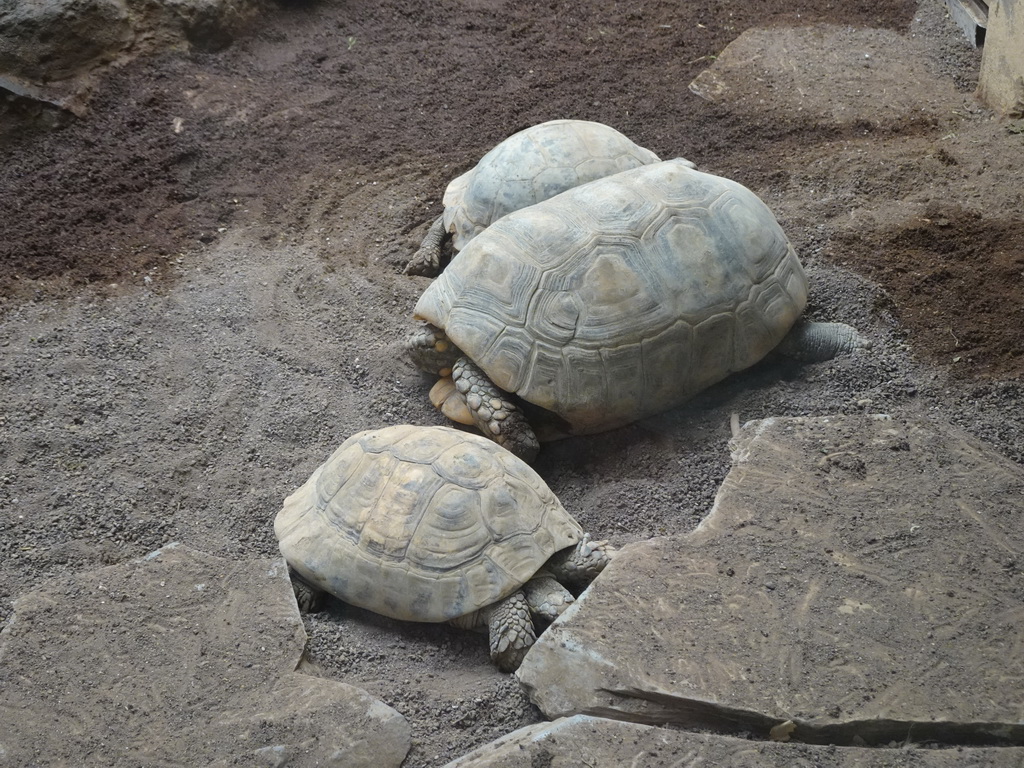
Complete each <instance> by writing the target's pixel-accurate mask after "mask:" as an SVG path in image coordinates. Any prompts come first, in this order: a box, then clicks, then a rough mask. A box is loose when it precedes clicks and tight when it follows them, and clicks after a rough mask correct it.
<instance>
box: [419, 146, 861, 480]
mask: <svg viewBox="0 0 1024 768" xmlns="http://www.w3.org/2000/svg"><path fill="white" fill-rule="evenodd" d="M806 301H807V279H806V276H805V274H804V271H803V268H802V266H801V264H800V262H799V260H798V259H797V256H796V253H795V252H794V250H793V248H792V246H791V245H790V243H789V241H788V239H787V238H786V235H785V234H784V233H783V231H782V228H781V227H780V226H779V224H778V222H777V221H776V219H775V217H774V216H773V215H772V212H771V211H770V210H769V209H768V207H767V206H766V205H765V204H764V203H763V202H762V201H761V200H760V199H759V198H758V197H757V196H756V195H755V194H754V193H753V192H751V191H750V190H748V189H747V188H746V187H744V186H742V185H741V184H738V183H737V182H734V181H731V180H729V179H725V178H721V177H719V176H713V175H711V174H708V173H702V172H700V171H697V170H694V169H693V168H692V167H691V164H690V163H689V162H688V161H685V160H681V159H676V160H667V161H663V162H658V163H652V164H647V165H643V166H639V167H637V168H634V169H632V170H628V171H624V172H622V173H618V174H615V175H612V176H607V177H604V178H602V179H598V180H596V181H592V182H590V183H588V184H584V185H581V186H578V187H575V188H573V189H570V190H568V191H566V192H563V193H562V194H560V195H557V196H555V197H553V198H550V199H548V200H545V201H542V202H540V203H537V204H536V205H533V206H530V207H528V208H524V209H521V210H519V211H515V212H513V213H510V214H508V215H507V216H505V217H503V218H501V219H499V220H498V221H496V222H494V223H493V224H491V225H490V226H489V227H488V228H487V229H485V230H484V231H483V232H481V233H480V234H478V235H477V236H476V237H475V238H474V239H473V240H472V241H471V242H470V243H468V244H467V245H466V247H465V248H463V249H462V250H461V251H460V252H459V253H458V254H457V255H456V256H455V257H454V258H453V259H452V261H451V263H450V264H449V265H448V267H447V268H446V269H445V270H444V271H443V272H442V273H441V274H440V276H439V277H438V278H437V279H436V280H434V281H433V282H432V283H431V284H430V285H429V286H428V287H427V289H426V290H425V291H424V293H423V294H422V296H421V297H420V299H419V301H418V302H417V304H416V308H415V317H416V318H417V319H418V320H422V321H424V325H423V326H421V327H420V328H419V329H418V330H417V331H415V332H414V333H413V334H412V335H411V337H410V339H409V342H408V348H409V352H410V354H411V356H412V358H413V359H414V361H415V362H416V363H417V364H418V365H419V366H420V367H422V368H423V369H424V370H427V371H428V372H431V373H434V374H437V375H439V376H441V377H442V378H441V380H440V381H439V382H438V384H437V385H436V386H435V387H434V389H433V390H432V392H431V399H432V400H433V402H434V404H435V405H437V406H438V407H439V408H441V410H442V411H443V412H444V413H445V414H446V415H447V416H449V417H450V418H452V419H453V420H455V421H458V422H462V423H466V424H475V425H476V426H477V427H478V428H479V429H480V430H481V431H482V432H483V433H484V434H485V435H487V436H489V437H491V438H492V439H494V440H496V441H497V442H499V443H500V444H502V445H504V446H505V447H507V448H509V449H510V450H512V451H513V452H514V453H516V454H517V455H519V456H521V457H522V458H524V459H526V460H527V461H529V460H531V459H532V458H533V457H534V455H535V454H536V452H537V450H538V447H539V443H538V438H537V434H536V433H535V431H534V427H535V426H536V427H540V428H541V430H542V434H541V437H542V438H543V439H557V438H558V437H564V436H567V435H578V434H588V433H595V432H601V431H604V430H608V429H612V428H615V427H618V426H622V425H624V424H627V423H629V422H632V421H635V420H637V419H640V418H643V417H646V416H649V415H652V414H654V413H658V412H660V411H664V410H666V409H669V408H672V407H674V406H677V405H679V404H680V403H682V402H684V401H685V400H687V399H689V398H690V397H692V396H693V395H695V394H696V393H698V392H700V391H701V390H703V389H705V388H706V387H708V386H710V385H712V384H714V383H716V382H718V381H720V380H721V379H723V378H725V377H726V376H728V375H729V374H731V373H733V372H736V371H740V370H743V369H745V368H747V367H749V366H751V365H753V364H754V363H756V362H758V361H759V360H761V359H762V358H763V357H764V356H765V355H767V354H768V353H769V352H771V351H772V350H775V349H777V350H778V351H780V352H782V353H784V354H788V355H791V356H793V357H796V358H799V359H803V360H824V359H828V358H831V357H834V356H835V355H837V354H839V353H842V352H847V351H851V350H853V349H856V348H858V347H864V346H868V343H867V342H866V341H865V340H864V339H862V337H861V336H860V335H859V334H858V333H857V331H856V330H854V329H853V328H852V327H850V326H848V325H846V324H843V323H811V322H806V321H801V322H797V321H798V319H799V318H800V315H801V313H802V312H803V310H804V307H805V305H806ZM512 395H515V397H513V396H512ZM524 408H525V409H528V410H529V411H530V417H531V418H530V419H528V418H527V415H526V414H525V413H524ZM531 420H532V422H533V426H531V423H530V421H531Z"/></svg>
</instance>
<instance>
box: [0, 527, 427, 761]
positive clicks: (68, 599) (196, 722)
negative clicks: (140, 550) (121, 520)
mask: <svg viewBox="0 0 1024 768" xmlns="http://www.w3.org/2000/svg"><path fill="white" fill-rule="evenodd" d="M305 642H306V633H305V631H304V630H303V628H302V622H301V620H300V619H299V615H298V611H297V609H296V608H295V601H294V598H293V597H292V592H291V585H290V583H289V581H288V576H287V569H286V567H285V565H284V562H283V561H282V560H280V559H259V560H249V561H245V562H239V561H232V560H225V559H223V558H219V557H213V556H210V555H206V554H203V553H201V552H197V551H195V550H191V549H188V548H187V547H182V546H175V545H170V546H167V547H164V548H162V549H160V550H157V551H156V552H153V553H151V554H150V555H149V556H147V557H145V558H142V559H138V560H133V561H131V562H127V563H123V564H121V565H115V566H110V567H108V568H100V569H97V570H93V571H87V572H84V573H81V574H79V575H76V576H69V577H66V578H61V579H55V580H53V581H51V582H48V583H46V584H44V585H42V586H40V587H39V588H38V589H36V590H34V591H32V592H29V593H27V594H25V595H23V596H22V597H20V598H19V599H18V600H17V601H16V602H15V605H14V616H13V618H12V619H11V620H10V621H9V622H8V625H7V627H6V628H5V629H4V631H3V633H2V634H0V690H2V691H3V696H2V697H0V765H11V766H28V765H51V764H54V763H53V762H52V760H53V759H54V756H55V755H60V754H65V753H73V754H74V755H75V757H74V759H73V761H72V762H73V764H79V765H108V766H139V765H210V766H222V765H223V766H226V765H242V764H244V765H284V764H287V765H292V766H313V765H320V766H324V765H336V766H352V765H370V764H373V765H375V766H381V768H386V766H398V765H399V764H400V763H401V762H402V760H403V759H404V758H405V755H406V753H407V752H408V750H409V739H410V736H409V726H408V724H407V723H406V721H405V718H403V717H402V716H401V715H400V714H398V713H397V712H396V711H395V710H393V709H391V708H390V707H388V706H386V705H385V704H383V703H382V702H380V701H378V700H376V699H374V698H373V697H371V696H370V695H369V694H368V693H366V692H365V691H363V690H361V689H359V688H356V687H354V686H351V685H347V684H345V683H341V682H338V681H334V680H328V679H326V678H323V677H319V676H315V675H312V674H306V673H305V672H299V671H296V667H297V666H298V665H299V663H300V659H301V657H302V651H303V646H304V645H305ZM40 658H42V659H44V660H45V661H46V662H47V663H46V664H42V665H41V664H39V663H37V661H38V659H40Z"/></svg>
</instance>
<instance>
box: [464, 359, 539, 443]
mask: <svg viewBox="0 0 1024 768" xmlns="http://www.w3.org/2000/svg"><path fill="white" fill-rule="evenodd" d="M452 381H454V382H455V388H456V389H457V390H458V392H459V393H460V394H461V395H462V396H463V397H464V398H465V399H466V405H467V406H468V407H469V410H470V412H471V413H472V416H473V424H475V425H476V428H477V429H479V430H480V431H481V432H483V433H484V435H486V436H487V437H489V438H491V439H492V440H494V442H496V443H497V444H498V445H500V446H502V447H503V448H506V449H507V450H509V451H511V452H512V453H514V454H515V455H516V456H518V457H519V458H521V459H522V460H523V461H525V462H531V461H533V460H534V459H535V458H537V452H538V451H539V450H540V443H539V442H538V441H537V435H536V434H534V432H533V428H532V427H531V426H530V424H529V422H528V421H527V420H526V415H525V414H524V413H523V412H522V410H521V409H520V408H519V407H518V406H516V404H515V403H513V402H512V401H511V400H510V399H509V396H508V394H507V393H506V392H505V391H504V390H502V389H500V388H499V387H497V386H495V384H494V383H493V382H492V381H491V380H490V379H489V378H487V374H486V373H484V372H483V371H482V370H481V369H480V368H479V367H478V366H477V365H476V363H474V362H473V361H472V360H470V359H469V358H468V357H461V358H459V359H458V360H457V361H455V365H454V366H452Z"/></svg>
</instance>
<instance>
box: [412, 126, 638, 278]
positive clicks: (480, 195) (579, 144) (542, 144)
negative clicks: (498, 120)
mask: <svg viewBox="0 0 1024 768" xmlns="http://www.w3.org/2000/svg"><path fill="white" fill-rule="evenodd" d="M657 161H658V156H657V155H656V154H654V153H653V152H651V151H650V150H649V149H644V148H643V147H641V146H638V145H636V144H634V143H633V142H632V141H630V139H629V138H627V137H626V136H624V135H623V134H621V133H619V132H618V131H616V130H615V129H614V128H610V127H609V126H607V125H603V124H601V123H593V122H590V121H588V120H551V121H549V122H546V123H540V124H539V125H535V126H533V127H531V128H527V129H525V130H522V131H519V133H516V134H513V135H512V136H509V137H508V138H507V139H505V140H504V141H503V142H501V143H500V144H498V145H497V146H496V147H494V149H492V150H491V151H490V152H488V153H487V154H486V155H484V156H483V157H482V158H481V159H480V162H479V163H477V164H476V166H474V167H473V168H471V169H470V170H469V171H467V172H466V173H464V174H462V175H461V176H459V177H458V178H457V179H455V180H454V181H452V182H451V183H450V184H449V185H448V188H447V189H446V190H445V193H444V200H443V203H444V213H442V214H441V215H440V216H439V217H438V218H437V220H435V221H434V223H433V225H432V226H431V227H430V230H429V231H428V232H427V235H426V237H424V239H423V244H422V245H421V246H420V249H419V250H418V251H417V252H416V253H415V254H414V255H413V257H412V260H410V261H409V263H408V265H407V266H406V268H405V272H406V274H409V275H428V276H431V277H432V276H434V275H437V274H438V273H439V272H440V268H441V251H442V249H443V247H444V244H445V242H446V241H447V240H448V239H449V238H451V241H452V247H453V248H454V249H455V250H456V251H460V250H462V249H463V248H465V247H466V244H467V243H469V241H470V240H472V239H473V238H474V237H476V236H477V235H478V234H480V233H481V232H482V231H483V230H485V229H486V228H487V227H488V226H490V225H491V223H492V222H494V221H497V220H498V219H500V218H501V217H502V216H504V215H506V214H508V213H511V212H512V211H517V210H519V209H520V208H525V207H526V206H528V205H533V204H534V203H539V202H540V201H541V200H547V199H548V198H549V197H554V196H555V195H557V194H559V193H560V192H564V191H565V190H567V189H571V188H572V187H575V186H578V185H580V184H585V183H586V182H588V181H593V180H594V179H600V178H602V177H604V176H610V175H611V174H614V173H618V172H620V171H626V170H629V169H630V168H636V167H637V166H640V165H646V164H647V163H655V162H657Z"/></svg>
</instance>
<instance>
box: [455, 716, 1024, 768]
mask: <svg viewBox="0 0 1024 768" xmlns="http://www.w3.org/2000/svg"><path fill="white" fill-rule="evenodd" d="M899 746H900V747H902V748H901V749H899V750H893V749H868V748H863V747H861V748H857V747H846V748H836V747H831V746H811V745H808V744H776V743H773V742H763V741H762V742H757V741H750V740H748V739H738V738H735V737H730V736H718V735H716V734H705V733H687V732H685V731H675V730H671V729H668V728H654V727H652V726H649V725H637V724H635V723H624V722H619V721H615V720H605V719H603V718H596V717H587V716H585V715H575V716H573V717H568V718H561V719H559V720H555V721H554V722H551V723H538V724H536V725H531V726H527V727H526V728H520V729H519V730H517V731H513V732H512V733H510V734H508V735H507V736H504V737H502V738H500V739H498V740H497V741H494V742H491V743H490V744H486V745H484V746H482V747H480V748H479V749H475V750H473V751H472V752H470V753H469V754H467V755H464V756H463V757H461V758H459V759H458V760H454V761H452V762H450V763H448V765H447V766H445V768H535V767H536V766H541V765H542V766H545V768H561V767H564V768H579V766H584V765H591V766H612V765H621V766H640V765H642V766H644V768H661V767H663V768H670V767H671V768H677V767H678V766H684V765H686V766H698V765H701V766H704V765H706V766H729V768H742V767H743V766H750V767H751V768H792V766H812V765H813V766H816V768H893V767H894V766H919V768H965V766H979V768H980V766H987V768H1011V767H1012V768H1017V767H1018V766H1020V765H1021V764H1022V763H1024V749H1021V748H1008V749H999V748H966V749H914V748H913V745H904V744H900V745H899Z"/></svg>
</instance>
